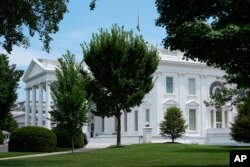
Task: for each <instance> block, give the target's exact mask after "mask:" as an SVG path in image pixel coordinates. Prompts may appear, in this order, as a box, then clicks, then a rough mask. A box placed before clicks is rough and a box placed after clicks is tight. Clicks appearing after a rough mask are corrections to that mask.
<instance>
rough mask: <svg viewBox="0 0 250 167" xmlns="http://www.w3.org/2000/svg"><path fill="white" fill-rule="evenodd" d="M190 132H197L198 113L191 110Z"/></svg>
mask: <svg viewBox="0 0 250 167" xmlns="http://www.w3.org/2000/svg"><path fill="white" fill-rule="evenodd" d="M189 130H196V111H195V109H189Z"/></svg>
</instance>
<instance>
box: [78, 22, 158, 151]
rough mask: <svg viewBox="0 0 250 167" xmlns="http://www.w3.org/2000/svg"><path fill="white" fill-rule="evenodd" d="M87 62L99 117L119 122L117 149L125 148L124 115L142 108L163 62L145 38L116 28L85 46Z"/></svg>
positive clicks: (105, 31)
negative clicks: (140, 106)
mask: <svg viewBox="0 0 250 167" xmlns="http://www.w3.org/2000/svg"><path fill="white" fill-rule="evenodd" d="M82 48H83V55H84V61H85V62H86V64H87V65H88V67H89V70H90V71H91V73H92V75H93V79H92V81H91V84H90V85H91V87H90V90H91V91H90V92H91V93H92V94H93V101H94V103H95V104H96V110H95V111H93V112H94V114H95V115H97V116H102V117H112V116H114V117H115V118H116V119H117V142H116V144H117V146H120V145H121V114H122V111H123V112H130V111H131V108H132V107H134V106H138V105H140V104H141V102H142V100H143V98H144V96H145V94H147V93H148V92H149V91H150V90H151V89H152V88H153V85H154V82H153V74H154V72H155V70H156V69H157V66H158V62H159V58H158V55H157V51H156V49H149V48H148V47H147V45H146V43H145V42H144V40H143V38H142V36H137V35H134V34H133V32H132V31H125V30H124V28H123V27H119V26H117V25H114V26H113V27H112V29H111V31H110V32H109V31H108V30H103V29H101V30H100V32H99V34H98V33H96V34H93V36H92V39H91V41H90V43H89V44H87V43H85V44H84V45H82Z"/></svg>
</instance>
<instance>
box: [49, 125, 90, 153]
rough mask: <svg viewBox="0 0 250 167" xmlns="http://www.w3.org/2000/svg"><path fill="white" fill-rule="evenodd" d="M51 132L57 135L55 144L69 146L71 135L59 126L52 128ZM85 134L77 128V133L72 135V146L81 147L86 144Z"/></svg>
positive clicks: (70, 145)
mask: <svg viewBox="0 0 250 167" xmlns="http://www.w3.org/2000/svg"><path fill="white" fill-rule="evenodd" d="M53 132H54V133H55V134H56V136H57V146H58V147H65V148H71V147H72V144H71V136H70V135H69V134H68V133H67V132H66V130H65V129H63V128H62V127H60V126H57V127H55V128H53ZM84 138H85V136H84V134H83V133H82V131H81V130H80V129H79V131H78V133H77V134H76V136H75V137H74V148H83V146H84V145H86V144H88V143H86V141H85V140H84Z"/></svg>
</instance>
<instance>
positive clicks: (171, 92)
mask: <svg viewBox="0 0 250 167" xmlns="http://www.w3.org/2000/svg"><path fill="white" fill-rule="evenodd" d="M168 78H171V80H172V82H171V83H172V85H171V91H170V92H168ZM166 93H167V94H174V77H173V76H166Z"/></svg>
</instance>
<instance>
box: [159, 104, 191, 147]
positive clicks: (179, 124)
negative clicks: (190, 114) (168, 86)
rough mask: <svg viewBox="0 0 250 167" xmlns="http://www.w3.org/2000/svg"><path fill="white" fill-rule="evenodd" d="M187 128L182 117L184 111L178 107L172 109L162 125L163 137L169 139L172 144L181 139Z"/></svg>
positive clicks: (166, 114) (167, 113)
mask: <svg viewBox="0 0 250 167" xmlns="http://www.w3.org/2000/svg"><path fill="white" fill-rule="evenodd" d="M186 128H187V126H186V125H185V120H184V118H183V115H182V111H181V110H180V109H179V108H177V107H170V108H168V109H167V112H165V115H164V120H163V121H162V122H161V123H160V131H161V135H162V136H164V137H169V138H170V139H171V140H172V143H173V142H174V140H175V139H177V138H179V137H181V136H182V135H183V134H184V133H185V131H186Z"/></svg>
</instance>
